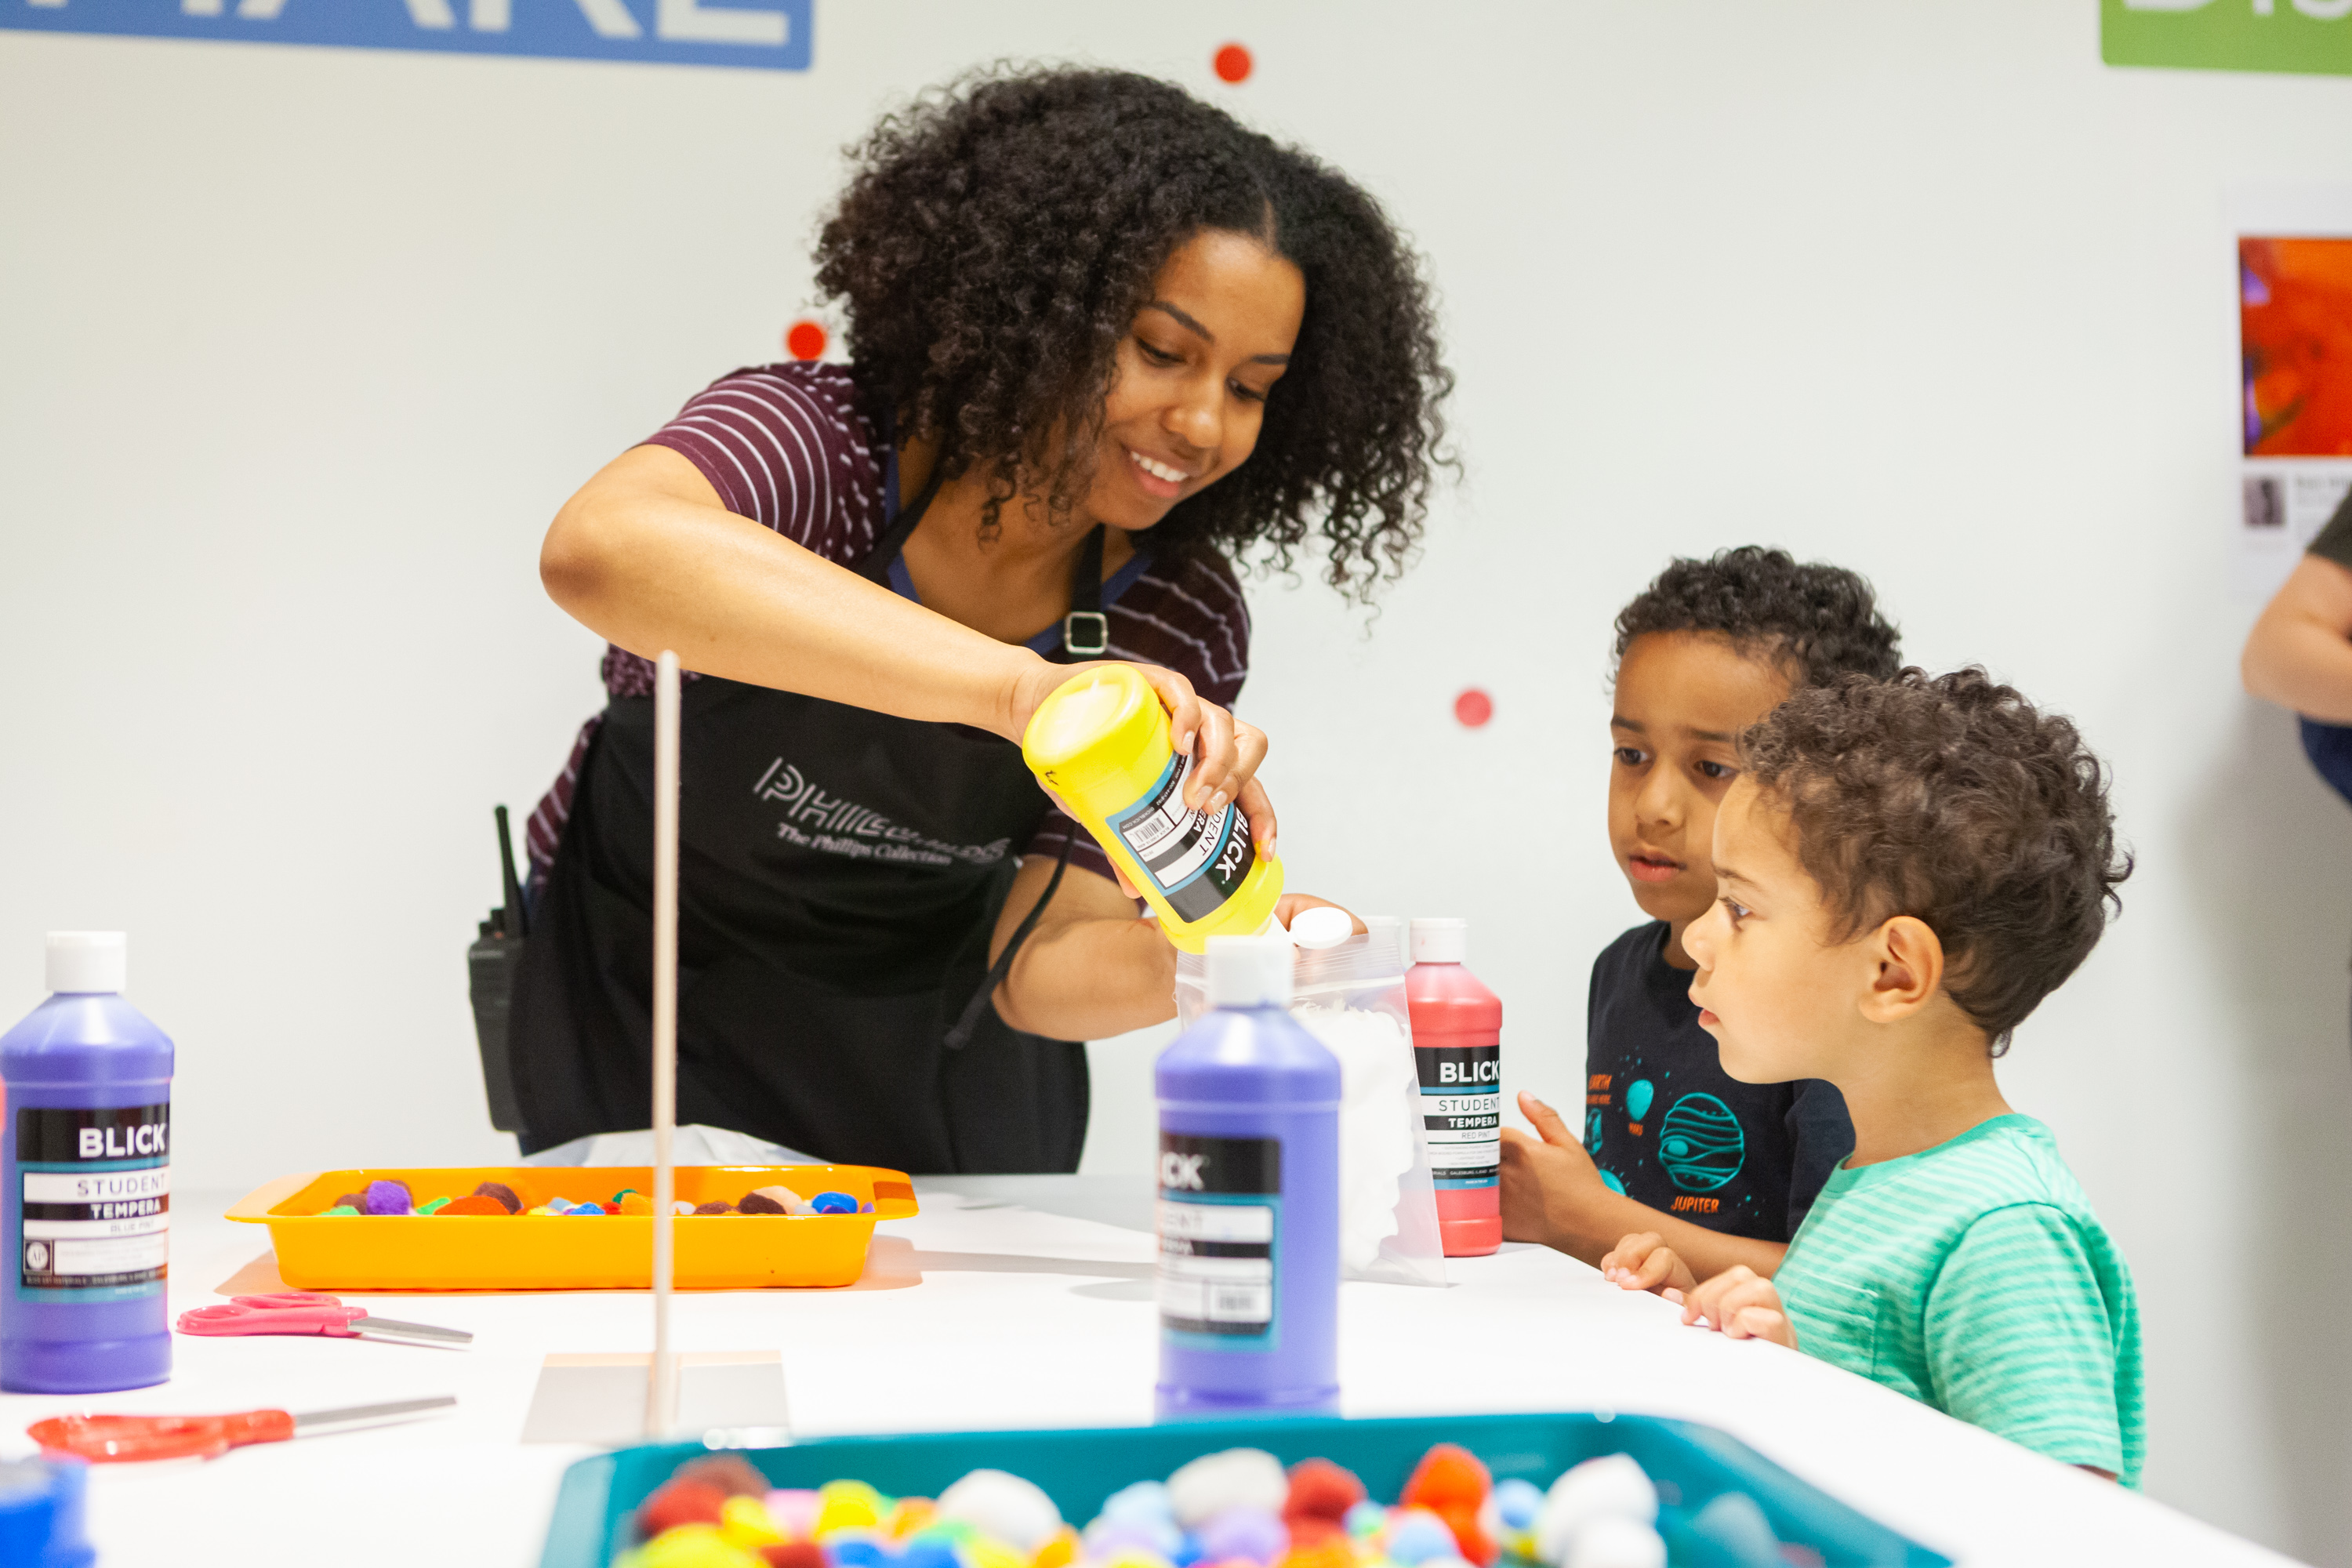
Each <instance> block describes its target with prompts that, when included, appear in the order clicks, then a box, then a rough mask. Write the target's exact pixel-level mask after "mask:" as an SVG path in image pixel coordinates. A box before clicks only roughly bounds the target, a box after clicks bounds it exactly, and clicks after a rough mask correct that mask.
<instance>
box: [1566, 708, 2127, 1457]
mask: <svg viewBox="0 0 2352 1568" xmlns="http://www.w3.org/2000/svg"><path fill="white" fill-rule="evenodd" d="M1740 754H1741V760H1742V762H1743V763H1744V764H1745V770H1746V771H1745V772H1744V773H1742V774H1741V775H1740V778H1739V780H1738V783H1736V784H1733V785H1732V786H1731V789H1730V790H1729V792H1728V793H1727V795H1725V797H1724V801H1723V805H1722V808H1721V809H1720V810H1719V811H1718V812H1717V814H1716V819H1715V874H1716V879H1717V886H1718V889H1719V897H1718V898H1717V902H1716V905H1715V908H1714V909H1712V910H1709V911H1708V913H1707V914H1706V915H1705V916H1704V917H1702V918H1701V919H1699V920H1698V921H1695V922H1694V923H1693V924H1692V925H1691V927H1690V929H1689V930H1688V931H1685V933H1684V942H1685V945H1686V946H1687V947H1688V948H1689V950H1690V954H1691V956H1692V958H1694V959H1695V960H1696V961H1697V963H1698V974H1697V977H1696V980H1695V981H1694V982H1693V983H1692V985H1691V997H1692V1000H1694V1001H1696V1003H1698V1005H1699V1006H1700V1007H1701V1008H1702V1009H1703V1010H1702V1011H1701V1013H1700V1015H1699V1021H1700V1023H1701V1024H1702V1025H1703V1026H1705V1027H1706V1029H1707V1030H1708V1032H1709V1033H1711V1034H1713V1035H1714V1036H1715V1037H1716V1039H1717V1041H1718V1042H1719V1043H1720V1045H1721V1047H1722V1052H1723V1067H1724V1070H1725V1071H1727V1072H1728V1073H1730V1074H1731V1075H1732V1076H1733V1077H1735V1078H1738V1079H1748V1080H1753V1081H1758V1082H1769V1081H1777V1080H1779V1079H1788V1078H1792V1077H1803V1078H1821V1079H1827V1080H1828V1081H1830V1082H1831V1083H1833V1084H1835V1085H1836V1086H1837V1087H1838V1089H1840V1090H1841V1091H1843V1094H1844V1096H1845V1103H1846V1107H1847V1110H1848V1111H1849V1112H1850V1113H1851V1115H1852V1117H1853V1131H1854V1148H1853V1155H1852V1156H1851V1157H1850V1158H1849V1159H1848V1160H1847V1161H1846V1162H1845V1163H1843V1165H1841V1166H1840V1167H1839V1168H1838V1169H1837V1171H1836V1172H1834V1173H1832V1175H1831V1177H1830V1179H1829V1182H1828V1184H1827V1185H1825V1186H1824V1187H1823V1188H1822V1194H1821V1196H1820V1198H1819V1199H1818V1200H1817V1201H1816V1202H1815V1204H1814V1205H1813V1208H1812V1212H1811V1214H1810V1215H1807V1217H1806V1220H1805V1223H1804V1226H1803V1227H1802V1228H1801V1230H1799V1231H1798V1233H1797V1237H1796V1239H1795V1240H1794V1241H1793V1242H1791V1243H1790V1247H1789V1251H1788V1254H1787V1256H1786V1257H1785V1258H1783V1259H1782V1260H1781V1262H1780V1268H1779V1270H1778V1271H1777V1272H1776V1273H1775V1274H1774V1275H1773V1277H1772V1278H1771V1279H1764V1278H1763V1277H1762V1276H1761V1275H1759V1273H1757V1272H1756V1271H1755V1270H1753V1269H1750V1268H1744V1267H1737V1266H1735V1267H1733V1268H1727V1269H1724V1270H1721V1271H1720V1272H1712V1273H1709V1272H1708V1271H1706V1270H1696V1271H1695V1270H1694V1269H1693V1268H1691V1267H1690V1266H1689V1264H1688V1263H1687V1262H1686V1260H1685V1259H1684V1258H1680V1257H1678V1256H1677V1255H1676V1253H1675V1250H1674V1249H1673V1248H1672V1247H1668V1246H1666V1245H1664V1242H1663V1241H1662V1240H1661V1238H1660V1237H1658V1236H1656V1235H1654V1234H1642V1235H1633V1236H1628V1237H1625V1238H1624V1239H1623V1240H1622V1242H1620V1243H1619V1245H1618V1247H1617V1248H1616V1250H1615V1251H1613V1252H1612V1253H1611V1254H1610V1256H1609V1257H1608V1258H1605V1259H1604V1260H1603V1262H1602V1269H1603V1271H1604V1273H1606V1274H1607V1275H1608V1277H1609V1278H1611V1279H1614V1280H1615V1281H1616V1282H1617V1283H1619V1284H1620V1285H1622V1286H1624V1287H1625V1288H1626V1289H1654V1290H1660V1291H1663V1292H1664V1293H1666V1294H1667V1295H1668V1296H1669V1298H1670V1299H1673V1300H1679V1301H1680V1302H1681V1303H1682V1307H1683V1318H1684V1321H1685V1322H1694V1323H1696V1322H1700V1321H1704V1322H1706V1324H1708V1325H1710V1326H1712V1327H1715V1328H1717V1329H1720V1330H1721V1331H1723V1332H1724V1333H1726V1334H1728V1335H1730V1336H1732V1337H1733V1338H1737V1339H1745V1338H1750V1337H1754V1338H1760V1339H1769V1340H1773V1341H1776V1342H1780V1343H1781V1344H1784V1345H1788V1346H1790V1347H1792V1348H1795V1349H1801V1350H1803V1351H1805V1352H1808V1353H1810V1354H1812V1355H1816V1356H1819V1357H1821V1358H1822V1359H1823V1360H1825V1361H1828V1362H1831V1363H1834V1364H1836V1365H1839V1366H1842V1367H1844V1368H1845V1369H1847V1370H1848V1371H1850V1372H1854V1373H1860V1374H1861V1375H1863V1376H1864V1377H1867V1378H1870V1379H1871V1380H1873V1381H1874V1382H1876V1383H1880V1384H1885V1385H1886V1386H1887V1387H1889V1388H1893V1389H1895V1390H1896V1391H1898V1392H1900V1393H1903V1394H1908V1395H1910V1396H1911V1397H1912V1398H1914V1399H1917V1400H1920V1401H1922V1402H1924V1403H1926V1404H1928V1405H1934V1406H1935V1407H1936V1408H1937V1409H1938V1410H1941V1411H1944V1412H1945V1413H1946V1414H1948V1415H1954V1416H1957V1417H1958V1418H1959V1419H1961V1420H1963V1421H1969V1422H1973V1423H1974V1424H1975V1425H1977V1426H1982V1427H1984V1428H1986V1429H1988V1430H1990V1431H1992V1432H1996V1433H1999V1434H2000V1435H2001V1436H2006V1437H2009V1438H2011V1440H2013V1441H2015V1442H2018V1443H2021V1444H2023V1445H2024V1446H2025V1447H2030V1448H2032V1449H2035V1450H2037V1451H2038V1452H2040V1453H2042V1454H2045V1455H2047V1456H2049V1457H2050V1458H2054V1459H2059V1460H2062V1461H2063V1462H2065V1463H2068V1464H2074V1465H2080V1466H2083V1467H2084V1468H2088V1469H2093V1470H2095V1471H2097V1472H2099V1473H2100V1474H2103V1475H2106V1476H2109V1477H2115V1478H2120V1479H2122V1480H2123V1482H2124V1483H2125V1484H2126V1486H2137V1484H2138V1479H2139V1472H2140V1465H2141V1458H2142V1454H2143V1447H2144V1439H2143V1432H2142V1422H2141V1407H2140V1346H2139V1314H2138V1308H2137V1302H2136V1301H2135V1299H2134V1296H2133V1291H2132V1282H2131V1271H2130V1270H2129V1268H2126V1265H2125V1263H2124V1259H2123V1256H2122V1254H2121V1253H2120V1252H2118V1251H2117V1250H2116V1246H2115V1243H2114V1242H2113V1241H2112V1240H2111V1239H2109V1237H2108V1236H2107V1233H2106V1230H2105V1227H2104V1226H2101V1225H2100V1223H2099V1220H2098V1216H2097V1215H2095V1214H2094V1213H2093V1212H2092V1210H2091V1205H2090V1201H2089V1200H2088V1199H2087V1198H2085V1197H2084V1194H2083V1190H2082V1188H2081V1187H2080V1186H2079V1185H2078V1184H2076V1183H2075V1180H2074V1174H2073V1173H2071V1172H2070V1171H2068V1170H2067V1168H2066V1164H2065V1162H2064V1161H2063V1160H2062V1159H2060V1158H2059V1155H2058V1146H2057V1143H2056V1142H2055V1141H2054V1140H2053V1138H2052V1137H2051V1134H2050V1130H2049V1129H2048V1128H2047V1127H2044V1126H2043V1125H2042V1123H2041V1122H2039V1121H2035V1120H2033V1119H2032V1117H2030V1116H2024V1115H2021V1114H2019V1113H2018V1112H2016V1111H2014V1110H2011V1109H2010V1107H2009V1104H2008V1102H2007V1101H2006V1100H2003V1099H2002V1098H2001V1093H2000V1086H1999V1085H1998V1084H1997V1083H1996V1082H1995V1081H1994V1078H1993V1060H1994V1058H1997V1057H1999V1056H2000V1055H2001V1054H2002V1053H2003V1052H2004V1051H2005V1050H2006V1049H2007V1048H2008V1045H2009V1040H2010V1037H2011V1033H2012V1032H2013V1031H2014V1030H2015V1029H2016V1027H2017V1026H2018V1025H2020V1024H2021V1023H2023V1022H2024V1021H2025V1019H2026V1017H2027V1016H2028V1015H2030V1014H2031V1013H2032V1011H2033V1009H2034V1007H2035V1006H2036V1005H2039V1004H2040V1002H2041V1001H2042V998H2043V997H2044V996H2046V995H2048V994H2050V993H2051V992H2052V991H2054V990H2056V989H2057V988H2058V986H2059V985H2060V984H2063V982H2064V981H2065V979H2066V978H2067V976H2068V975H2070V974H2072V973H2074V970H2075V969H2076V967H2077V966H2079V965H2080V964H2081V963H2082V962H2083V960H2084V958H2085V957H2087V956H2088V955H2089V954H2090V952H2091V949H2092V948H2093V947H2094V946H2095V945H2096V944H2097V942H2098V940H2099V936H2100V933H2101V931H2103V930H2104V929H2105V923H2106V919H2107V913H2108V909H2109V906H2110V905H2112V904H2114V903H2116V893H2115V889H2116V885H2117V884H2118V883H2120V882H2121V881H2122V880H2123V879H2125V878H2126V876H2128V875H2129V874H2130V871H2131V862H2130V859H2129V858H2128V857H2127V856H2124V855H2121V854H2119V853H2118V851H2117V849H2116V840H2115V825H2114V818H2113V816H2112V815H2111V814H2110V812H2109V810H2108V805H2107V781H2106V776H2105V770H2104V769H2103V768H2102V767H2101V765H2100V763H2099V761H2098V759H2097V758H2096V757H2095V756H2093V755H2092V754H2091V752H2090V751H2089V749H2088V748H2087V747H2085V746H2084V743H2083V741H2082V738H2081V736H2080V735H2079V734H2077V733H2076V731H2075V730H2074V726H2073V725H2072V724H2070V723H2069V722H2067V721H2065V720H2064V719H2063V718H2059V717H2057V716H2055V715H2052V714H2045V713H2042V712H2039V711H2037V710H2035V709H2034V708H2033V707H2032V705H2031V704H2029V703H2028V702H2027V701H2026V700H2025V699H2024V698H2023V697H2021V696H2020V695H2019V694H2018V693H2017V692H2016V691H2015V690H2013V689H2011V688H2009V687H2006V686H2001V685H1999V684H1997V683H1995V682H1994V681H1993V680H1992V679H1991V678H1990V677H1989V676H1987V675H1986V674H1985V673H1984V672H1983V671H1982V670H1980V669H1963V670H1960V671H1958V672H1956V673H1954V674H1950V675H1943V676H1937V677H1933V678H1931V677H1929V676H1927V674H1926V673H1925V672H1923V671H1921V670H1917V669H1906V670H1905V671H1903V672H1902V674H1900V675H1899V676H1897V677H1896V678H1895V679H1893V680H1888V681H1874V680H1869V679H1849V680H1845V681H1842V682H1840V683H1839V684H1837V685H1835V686H1832V687H1828V688H1825V689H1813V690H1808V691H1801V692H1798V693H1797V694H1796V695H1795V696H1793V697H1791V698H1790V700H1788V701H1787V702H1786V703H1784V704H1783V705H1782V706H1781V707H1780V709H1779V710H1776V711H1775V712H1774V713H1773V714H1772V716H1771V717H1770V718H1769V719H1767V720H1765V721H1763V722H1762V723H1760V724H1759V725H1757V726H1756V727H1755V728H1754V729H1752V730H1750V731H1748V732H1747V733H1746V734H1745V735H1744V736H1743V737H1741V742H1740ZM1702 1275H1704V1276H1705V1277H1703V1278H1702V1277H1701V1276H1702Z"/></svg>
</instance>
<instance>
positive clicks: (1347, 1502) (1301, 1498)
mask: <svg viewBox="0 0 2352 1568" xmlns="http://www.w3.org/2000/svg"><path fill="white" fill-rule="evenodd" d="M1364 1496H1365V1494H1364V1483H1363V1482H1361V1481H1360V1480H1358V1479H1356V1478H1355V1475H1354V1473H1353V1472H1351V1471H1349V1470H1347V1469H1343V1468H1340V1467H1339V1466H1338V1465H1335V1464H1333V1463H1332V1462H1331V1461H1330V1460H1328V1459H1305V1460H1302V1461H1300V1462H1299V1463H1297V1464H1296V1465H1293V1466H1291V1467H1290V1495H1289V1496H1288V1497H1287V1498H1286V1499H1285V1500H1283V1504H1282V1517H1283V1521H1284V1522H1286V1523H1287V1524H1289V1525H1292V1526H1293V1527H1296V1526H1297V1524H1298V1522H1299V1521H1301V1520H1310V1519H1318V1520H1327V1521H1329V1522H1330V1523H1332V1524H1335V1525H1336V1524H1341V1523H1344V1521H1346V1520H1347V1517H1348V1513H1349V1510H1351V1509H1353V1508H1354V1507H1355V1506H1356V1505H1357V1504H1358V1503H1360V1502H1362V1501H1363V1500H1364Z"/></svg>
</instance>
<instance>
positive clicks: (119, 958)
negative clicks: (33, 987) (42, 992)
mask: <svg viewBox="0 0 2352 1568" xmlns="http://www.w3.org/2000/svg"><path fill="white" fill-rule="evenodd" d="M127 963H128V960H127V957H126V949H125V947H124V945H123V939H122V933H121V931H51V932H50V933H49V990H50V991H51V992H53V993H64V994H81V995H88V994H92V993H97V992H108V991H120V990H121V989H122V978H123V973H124V970H125V967H126V965H127Z"/></svg>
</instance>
